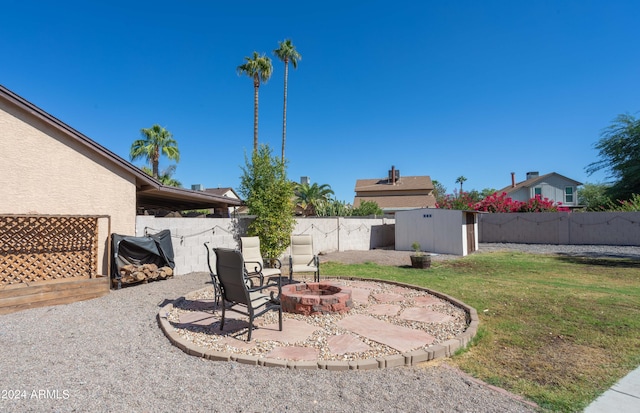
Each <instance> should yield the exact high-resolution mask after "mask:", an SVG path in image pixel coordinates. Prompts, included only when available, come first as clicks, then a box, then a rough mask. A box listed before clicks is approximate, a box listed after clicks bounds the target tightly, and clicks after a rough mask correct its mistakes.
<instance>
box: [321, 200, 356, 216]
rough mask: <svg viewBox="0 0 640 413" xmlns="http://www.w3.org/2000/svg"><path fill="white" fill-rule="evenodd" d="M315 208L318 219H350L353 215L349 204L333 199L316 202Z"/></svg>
mask: <svg viewBox="0 0 640 413" xmlns="http://www.w3.org/2000/svg"><path fill="white" fill-rule="evenodd" d="M315 208H316V215H317V216H319V217H350V216H351V215H353V207H352V206H351V204H347V203H346V202H345V201H338V200H337V199H333V198H330V199H328V200H320V201H318V203H317V204H316V205H315Z"/></svg>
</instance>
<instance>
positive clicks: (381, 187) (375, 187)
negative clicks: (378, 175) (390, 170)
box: [356, 176, 434, 196]
mask: <svg viewBox="0 0 640 413" xmlns="http://www.w3.org/2000/svg"><path fill="white" fill-rule="evenodd" d="M433 189H434V187H433V182H431V177H429V176H403V177H401V178H399V179H398V180H397V181H396V183H395V184H392V183H391V181H390V180H389V179H387V178H385V179H358V180H357V181H356V194H358V193H359V192H397V191H414V190H433ZM356 196H357V195H356Z"/></svg>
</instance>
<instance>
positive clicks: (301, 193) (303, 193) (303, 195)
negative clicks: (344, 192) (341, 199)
mask: <svg viewBox="0 0 640 413" xmlns="http://www.w3.org/2000/svg"><path fill="white" fill-rule="evenodd" d="M295 194H296V196H297V197H298V199H297V203H298V205H300V206H301V207H302V209H304V212H305V215H315V208H316V205H318V204H319V203H320V202H322V201H328V200H329V199H330V196H329V195H333V189H331V186H329V185H327V184H322V185H318V184H317V183H313V185H309V184H308V183H304V184H297V185H296V189H295Z"/></svg>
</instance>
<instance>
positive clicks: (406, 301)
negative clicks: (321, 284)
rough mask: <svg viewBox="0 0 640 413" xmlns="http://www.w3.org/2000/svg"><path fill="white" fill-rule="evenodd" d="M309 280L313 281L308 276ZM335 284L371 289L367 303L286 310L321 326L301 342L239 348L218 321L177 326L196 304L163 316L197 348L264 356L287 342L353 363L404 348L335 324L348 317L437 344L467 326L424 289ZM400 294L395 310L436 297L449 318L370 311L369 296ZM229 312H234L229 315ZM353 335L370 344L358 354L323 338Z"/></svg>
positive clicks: (260, 322) (203, 295) (208, 292)
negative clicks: (319, 311) (334, 310)
mask: <svg viewBox="0 0 640 413" xmlns="http://www.w3.org/2000/svg"><path fill="white" fill-rule="evenodd" d="M310 281H311V280H310ZM332 282H333V283H336V284H340V285H344V286H345V287H346V288H349V287H356V288H357V287H366V288H367V289H371V290H370V294H369V302H368V303H359V302H356V301H354V305H353V307H352V308H351V309H350V310H349V312H348V313H344V314H323V315H313V316H304V315H299V314H290V313H286V312H285V313H284V314H283V319H284V320H286V319H294V320H299V321H302V322H305V323H307V324H310V325H312V326H315V327H318V328H319V330H318V331H316V332H314V333H313V334H312V335H311V336H310V337H308V338H307V339H306V340H304V341H299V342H295V343H289V342H278V341H260V340H256V339H253V340H252V342H253V343H254V346H253V347H251V348H243V347H234V346H231V345H229V343H228V341H225V340H224V337H225V335H220V334H219V327H220V326H219V322H217V321H216V322H214V323H212V324H210V325H208V326H188V327H180V317H181V316H183V315H185V314H186V313H190V312H192V311H203V310H202V309H201V308H199V306H195V307H194V306H187V307H186V308H185V307H181V306H179V305H176V306H174V308H173V310H172V311H171V312H170V313H169V316H168V317H167V319H168V320H169V321H170V322H171V323H172V324H174V328H175V329H176V332H177V333H178V334H179V335H180V336H181V337H182V338H184V339H185V340H187V341H190V342H192V343H194V344H196V345H198V346H199V347H202V348H205V349H211V350H216V351H222V352H227V353H231V354H244V355H251V356H257V357H264V356H265V355H266V354H267V353H269V352H270V351H271V350H273V349H274V348H275V347H276V346H278V347H285V346H298V347H312V348H315V349H317V350H318V351H319V357H318V359H319V360H334V361H335V360H341V361H352V360H363V359H374V358H376V357H383V356H388V355H394V354H402V352H400V351H398V350H396V349H394V348H392V347H389V346H386V345H384V344H381V343H378V342H376V341H373V340H369V339H367V338H366V337H361V336H359V335H357V334H355V333H352V332H350V331H348V330H345V329H343V328H340V327H339V326H338V322H339V321H340V320H342V319H343V318H345V317H347V316H352V315H357V314H364V315H369V316H371V317H374V318H377V319H379V320H382V321H385V322H388V323H391V324H394V325H398V326H402V327H408V328H412V329H416V330H421V331H424V332H426V333H428V334H430V335H431V336H433V337H435V341H434V342H433V343H431V344H438V343H441V342H443V341H446V340H449V339H451V338H454V337H455V336H457V335H458V334H460V333H462V332H463V331H464V330H465V329H466V327H467V323H466V314H465V312H464V310H462V309H461V308H459V307H456V306H454V305H453V304H451V303H449V302H447V301H445V300H442V299H439V298H436V297H434V296H431V295H430V294H428V293H427V292H424V291H420V290H416V289H411V288H407V287H398V286H396V285H392V284H388V283H381V282H362V281H353V280H333V281H332ZM383 293H390V294H400V295H402V296H403V300H401V301H396V302H394V303H393V304H395V305H398V306H400V310H399V311H398V313H400V312H402V310H404V309H407V308H410V307H414V304H415V299H416V298H418V297H424V296H430V297H432V298H434V299H436V300H437V304H433V305H430V306H429V308H430V309H431V310H432V311H435V312H438V313H441V314H446V315H448V316H450V317H451V320H450V321H446V322H441V323H423V322H418V321H412V320H405V319H403V318H400V317H399V316H397V315H396V316H388V315H371V314H370V312H369V311H368V309H369V308H370V307H371V306H372V305H375V304H379V303H378V302H377V301H376V300H375V299H374V298H373V296H374V295H375V294H383ZM188 298H189V300H188V302H190V303H191V302H193V301H192V300H213V298H214V294H213V289H204V290H199V291H197V292H194V293H192V294H189V296H188ZM204 311H207V312H209V313H213V314H215V315H216V319H217V318H218V317H219V316H220V311H219V310H217V309H216V310H213V309H209V310H204ZM232 314H233V313H232ZM242 319H244V320H246V321H248V319H249V318H248V317H242ZM277 322H278V314H277V312H275V311H270V312H268V313H266V314H264V315H263V316H260V317H257V318H256V319H255V323H254V324H255V325H256V326H257V327H258V328H259V327H261V326H264V325H269V324H276V323H277ZM339 334H342V335H351V336H354V337H355V338H357V339H359V340H361V341H363V342H364V343H365V344H367V345H368V346H369V347H370V350H368V351H363V352H358V353H346V354H333V353H331V351H330V350H329V347H328V344H327V339H328V338H330V337H331V336H335V335H339ZM232 335H233V337H234V338H236V339H238V340H246V336H247V329H246V328H243V329H242V330H241V331H239V332H236V331H233V332H232ZM243 344H244V343H243ZM427 347H428V346H424V347H423V348H427Z"/></svg>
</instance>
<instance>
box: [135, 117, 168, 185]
mask: <svg viewBox="0 0 640 413" xmlns="http://www.w3.org/2000/svg"><path fill="white" fill-rule="evenodd" d="M140 133H141V134H142V136H143V137H144V139H138V140H136V141H134V142H133V143H132V144H131V152H130V156H131V160H132V161H135V160H136V159H140V158H144V159H145V160H146V161H147V162H149V163H150V164H151V167H152V173H153V175H152V176H153V177H154V178H156V179H158V163H159V162H160V155H165V156H166V157H167V158H169V159H170V160H174V161H176V162H179V161H180V151H179V150H178V142H176V140H175V139H173V135H172V134H171V132H169V131H168V130H166V129H165V128H163V127H162V126H160V125H158V124H155V125H153V126H152V127H150V128H147V129H144V128H143V129H140Z"/></svg>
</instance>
